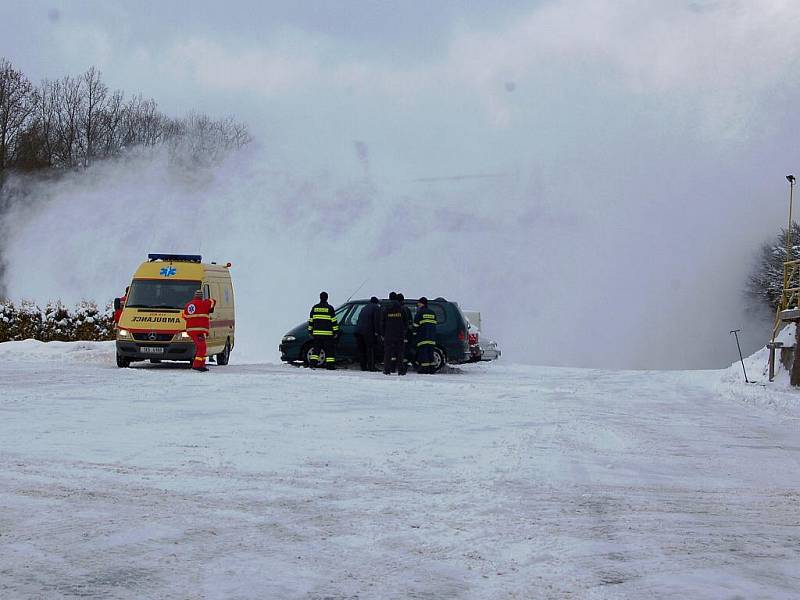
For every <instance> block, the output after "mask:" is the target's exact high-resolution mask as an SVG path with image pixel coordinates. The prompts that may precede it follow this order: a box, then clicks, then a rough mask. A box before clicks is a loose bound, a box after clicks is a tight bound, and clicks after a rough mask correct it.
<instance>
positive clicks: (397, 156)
mask: <svg viewBox="0 0 800 600" xmlns="http://www.w3.org/2000/svg"><path fill="white" fill-rule="evenodd" d="M165 4H166V6H164V5H165ZM798 17H800V3H796V2H790V1H779V0H763V1H759V2H743V1H725V0H715V1H703V0H692V1H685V2H681V1H665V2H639V1H628V2H626V1H611V0H607V1H606V0H592V1H581V0H562V1H550V2H544V1H543V2H517V1H511V2H502V3H495V2H444V1H443V2H396V3H388V2H345V1H339V2H334V1H330V2H286V3H276V2H219V1H215V2H210V1H205V0H202V1H195V2H192V3H177V2H171V3H169V2H168V3H163V2H150V1H137V2H109V1H103V2H100V1H98V2H77V1H70V2H39V1H25V2H7V3H6V5H5V6H4V11H3V19H2V20H0V44H2V46H0V54H2V55H4V56H6V57H7V58H9V59H10V60H11V61H12V62H13V63H14V64H15V65H16V66H18V67H19V68H21V69H22V70H23V71H24V72H25V73H27V74H28V75H29V76H30V77H31V78H32V79H33V80H35V81H38V80H40V79H41V78H44V77H59V76H62V75H64V74H67V73H72V74H77V73H79V72H82V71H83V70H85V69H86V68H87V67H88V66H90V65H95V66H97V67H98V68H99V69H100V70H101V71H102V72H103V75H104V77H105V79H106V81H107V82H108V83H109V85H110V86H111V87H115V88H121V89H123V90H125V91H127V92H141V93H143V94H145V95H146V96H152V97H154V98H155V99H156V100H157V101H158V102H159V104H160V106H161V108H162V109H163V110H164V111H165V112H167V113H170V114H180V113H183V112H185V111H187V110H190V109H199V110H202V111H206V112H209V113H211V114H213V115H219V116H222V115H229V114H230V115H234V116H236V117H237V118H240V119H242V120H244V121H245V122H247V123H248V125H249V127H250V129H251V131H252V132H253V133H254V134H255V137H256V140H257V148H258V154H257V156H258V158H257V159H255V160H257V162H258V164H259V168H261V169H262V170H261V171H259V172H258V173H259V174H258V175H253V173H252V172H251V173H250V175H249V176H250V177H251V178H255V179H258V177H264V173H265V172H273V173H284V174H285V173H291V174H292V176H293V177H298V178H304V177H305V178H308V180H309V181H315V182H319V181H325V183H324V185H323V184H320V185H319V187H320V188H321V189H323V190H324V189H330V190H331V192H332V193H337V190H341V189H342V188H343V187H347V186H348V185H350V184H352V183H353V182H354V181H363V180H365V179H366V180H368V181H369V183H370V186H371V187H370V189H371V190H373V192H372V196H371V199H370V202H382V203H384V204H387V203H388V204H392V203H407V205H408V206H412V207H417V206H420V205H422V206H431V205H433V206H434V207H435V208H437V209H441V210H443V211H445V212H444V213H441V214H444V215H447V219H449V222H447V223H441V224H440V227H439V229H438V230H437V227H435V226H432V225H430V224H428V225H424V224H418V227H419V231H416V230H415V232H414V235H415V236H416V235H419V236H422V235H423V233H424V234H425V235H433V234H436V233H437V231H438V232H442V231H444V232H446V233H447V234H448V235H449V236H451V237H449V238H448V239H449V240H451V242H452V240H453V239H454V238H453V237H452V236H453V235H456V236H460V237H459V238H458V239H459V240H460V241H463V243H464V245H465V246H469V247H471V248H472V249H471V250H470V251H469V252H470V253H474V254H470V255H469V256H470V260H471V261H472V263H471V264H473V265H474V268H473V269H472V270H471V271H470V270H469V269H465V270H464V271H463V272H459V282H455V281H452V282H449V283H448V288H449V289H456V290H457V293H459V294H462V295H466V294H469V295H471V296H472V300H471V301H469V300H468V301H466V302H463V303H466V304H469V305H470V306H469V308H473V307H474V308H480V309H482V310H483V311H485V312H487V313H488V314H489V315H490V318H489V319H486V320H487V322H489V323H491V322H492V321H493V322H494V323H495V327H496V333H498V334H501V335H504V336H505V337H506V340H505V341H506V345H507V347H509V348H511V349H512V350H513V351H514V352H515V353H516V354H517V356H519V357H520V358H522V359H525V360H531V361H534V362H546V363H550V364H582V365H590V366H633V367H645V366H650V367H653V366H655V367H691V366H696V367H709V366H721V365H722V364H724V363H726V362H728V361H729V360H732V359H733V357H734V355H735V346H734V345H732V343H731V341H730V339H729V336H728V330H729V329H733V328H736V327H744V328H745V330H746V333H745V336H746V337H745V339H746V344H747V345H748V347H755V346H756V345H761V344H763V342H764V341H765V340H764V339H763V338H764V336H765V335H766V329H765V327H764V322H763V321H761V322H759V321H757V320H752V319H751V317H748V316H747V315H746V314H745V313H744V312H743V308H744V303H743V300H742V297H741V289H742V286H743V282H744V279H745V277H746V273H747V271H748V270H749V268H750V260H751V258H752V256H753V253H754V252H755V250H756V248H757V246H758V245H759V243H760V242H761V241H763V240H764V239H765V238H767V237H770V236H771V235H773V233H774V232H775V231H776V230H777V229H778V228H779V227H780V226H781V225H782V224H783V223H784V220H785V213H786V182H785V180H784V178H783V177H784V175H785V174H787V173H790V172H792V171H793V170H794V169H795V167H796V166H797V164H796V160H797V152H796V150H795V149H796V147H797V126H798V119H797V116H796V113H797V110H796V107H797V105H798V101H800V94H799V93H798V77H797V73H798V66H800V65H798V59H800V44H798V43H797V41H796V40H797V32H796V26H797V23H798ZM253 168H254V167H253ZM254 170H255V168H254ZM476 176H489V177H476ZM454 223H455V225H454ZM382 226H383V225H381V227H382ZM389 231H391V229H390V230H389ZM340 233H341V234H342V235H343V236H344V235H346V234H347V229H346V227H343V228H342V231H341V232H340ZM398 235H402V232H401V233H400V234H398ZM476 245H480V246H481V247H482V248H483V252H477V251H476V250H475V249H474V246H476ZM400 246H402V244H400ZM423 246H425V248H426V252H428V251H430V249H431V247H432V246H430V245H424V244H423ZM347 247H348V248H349V249H352V251H353V252H356V253H357V252H358V247H357V246H350V245H348V246H347ZM388 247H389V248H390V250H387V251H386V252H384V253H383V254H385V255H387V256H391V255H392V252H394V251H395V250H392V248H395V249H396V248H398V247H399V246H398V245H397V244H395V246H392V244H389V245H388ZM449 247H450V248H451V249H452V248H453V243H449ZM376 252H377V251H376V250H375V249H374V248H370V249H369V252H367V254H368V255H371V254H374V253H376ZM396 252H397V254H396V256H398V258H399V259H402V260H403V261H404V262H407V261H412V262H414V261H419V262H421V263H424V261H426V260H428V261H429V262H428V263H424V264H430V259H429V257H427V255H423V254H421V253H419V252H415V251H414V249H413V248H406V249H405V250H403V249H402V248H401V249H400V250H396ZM377 254H378V255H381V252H377ZM464 256H466V254H464ZM434 264H438V265H440V268H443V269H446V270H447V271H448V273H452V272H453V268H454V267H453V265H454V264H455V263H453V264H450V263H448V262H447V261H444V262H442V261H438V262H434ZM358 266H359V267H361V265H358ZM364 268H368V267H364ZM434 270H435V269H434ZM408 277H409V279H408V280H407V283H406V284H405V285H406V286H407V289H408V288H412V287H415V286H419V287H421V286H422V285H423V284H425V285H429V284H430V282H431V281H443V278H444V280H446V279H447V275H443V274H442V273H435V274H434V275H430V276H420V277H419V278H418V279H414V276H413V275H410V274H409V275H408ZM464 278H472V279H473V280H474V286H473V287H472V288H470V286H469V285H465V284H463V283H461V280H463V279H464ZM353 279H356V280H360V279H362V278H361V277H359V276H357V275H353ZM487 282H488V283H487ZM382 284H383V282H382ZM346 285H347V286H349V285H350V282H349V281H348V282H347V284H346ZM386 285H387V286H388V285H391V284H388V283H387V284H386ZM343 287H346V286H344V285H343ZM22 292H24V290H20V293H22ZM343 293H344V292H343ZM345 295H346V294H345ZM520 327H522V328H523V329H524V330H525V331H527V332H529V334H525V333H524V332H521V330H520ZM526 335H530V336H531V337H532V338H535V339H536V343H533V342H531V341H530V338H529V337H526ZM586 337H589V338H591V340H593V341H592V344H590V346H592V347H591V348H589V349H587V348H585V347H584V345H585V342H584V338H586Z"/></svg>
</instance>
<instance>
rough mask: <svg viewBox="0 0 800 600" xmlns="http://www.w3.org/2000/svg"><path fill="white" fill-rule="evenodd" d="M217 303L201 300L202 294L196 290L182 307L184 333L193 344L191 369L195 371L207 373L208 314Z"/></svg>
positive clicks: (209, 323) (211, 299) (212, 300)
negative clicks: (184, 324)
mask: <svg viewBox="0 0 800 600" xmlns="http://www.w3.org/2000/svg"><path fill="white" fill-rule="evenodd" d="M216 303H217V301H216V300H214V299H213V298H208V299H206V300H203V292H201V291H200V290H197V291H196V292H195V293H194V298H192V299H191V300H189V302H188V303H187V304H186V306H184V307H183V318H184V319H185V320H186V333H188V334H189V337H190V338H192V341H193V342H194V349H195V351H194V360H193V361H192V368H193V369H194V370H196V371H208V367H206V351H207V350H206V337H207V336H208V329H209V326H210V325H211V318H210V316H209V315H210V314H211V313H212V312H214V305H215V304H216Z"/></svg>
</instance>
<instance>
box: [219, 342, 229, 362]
mask: <svg viewBox="0 0 800 600" xmlns="http://www.w3.org/2000/svg"><path fill="white" fill-rule="evenodd" d="M230 359H231V338H228V339H226V340H225V348H223V350H222V352H220V353H219V354H217V364H218V365H220V366H222V365H227V364H228V361H229V360H230Z"/></svg>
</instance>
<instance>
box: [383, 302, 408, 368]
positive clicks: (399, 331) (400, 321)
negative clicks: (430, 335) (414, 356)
mask: <svg viewBox="0 0 800 600" xmlns="http://www.w3.org/2000/svg"><path fill="white" fill-rule="evenodd" d="M389 298H390V302H389V306H387V307H386V309H385V310H384V311H383V318H382V324H381V329H382V331H383V373H384V375H388V374H389V373H392V372H394V369H395V366H397V372H398V374H400V375H405V374H406V364H405V361H404V360H403V357H404V355H405V346H406V344H405V339H406V335H407V331H408V320H407V319H406V315H405V313H404V312H403V306H402V305H401V304H400V302H398V298H397V295H395V297H394V299H391V298H392V296H391V295H390V296H389Z"/></svg>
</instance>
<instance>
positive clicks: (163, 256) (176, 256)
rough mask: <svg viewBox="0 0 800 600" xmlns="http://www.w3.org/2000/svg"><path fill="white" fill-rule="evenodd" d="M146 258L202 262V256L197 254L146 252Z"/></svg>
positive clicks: (150, 259) (151, 259)
mask: <svg viewBox="0 0 800 600" xmlns="http://www.w3.org/2000/svg"><path fill="white" fill-rule="evenodd" d="M147 259H148V260H149V261H150V262H153V261H154V260H169V261H175V262H193V263H199V262H203V257H202V256H200V255H199V254H148V255H147Z"/></svg>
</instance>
